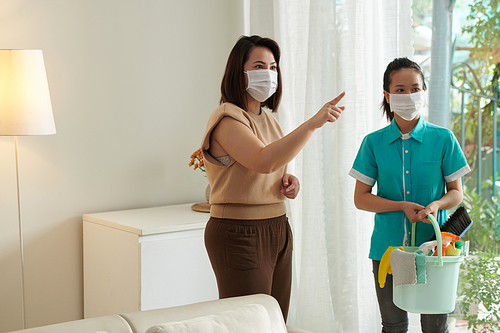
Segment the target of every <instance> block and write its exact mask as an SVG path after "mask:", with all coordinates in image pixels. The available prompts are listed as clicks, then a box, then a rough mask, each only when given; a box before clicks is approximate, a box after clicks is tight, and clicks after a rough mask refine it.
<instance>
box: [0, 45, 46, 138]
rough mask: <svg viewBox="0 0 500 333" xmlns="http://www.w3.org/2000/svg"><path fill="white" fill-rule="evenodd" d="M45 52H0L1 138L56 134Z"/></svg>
mask: <svg viewBox="0 0 500 333" xmlns="http://www.w3.org/2000/svg"><path fill="white" fill-rule="evenodd" d="M55 133H56V126H55V124H54V115H53V114H52V104H51V102H50V94H49V86H48V83H47V75H46V73H45V65H44V61H43V54H42V51H41V50H0V135H48V134H55Z"/></svg>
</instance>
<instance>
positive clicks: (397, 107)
mask: <svg viewBox="0 0 500 333" xmlns="http://www.w3.org/2000/svg"><path fill="white" fill-rule="evenodd" d="M389 100H390V101H391V102H390V103H389V105H390V107H391V111H392V112H394V113H395V114H397V115H398V116H400V117H401V118H403V119H404V120H407V121H410V120H413V119H414V118H415V117H416V116H417V114H418V113H419V112H420V111H422V109H423V108H424V107H425V91H423V90H421V91H419V92H416V93H413V94H389Z"/></svg>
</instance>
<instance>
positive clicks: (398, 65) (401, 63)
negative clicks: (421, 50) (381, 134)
mask: <svg viewBox="0 0 500 333" xmlns="http://www.w3.org/2000/svg"><path fill="white" fill-rule="evenodd" d="M402 68H411V69H414V70H416V71H417V72H418V73H419V74H420V75H421V76H422V82H423V83H424V86H423V88H424V90H426V89H427V86H426V84H425V77H424V73H423V72H422V69H421V68H420V66H419V65H418V64H417V63H416V62H413V61H411V60H410V59H408V58H406V57H405V58H396V59H394V60H393V61H392V62H391V63H389V65H387V68H386V69H385V73H384V91H387V92H389V86H390V85H391V79H392V73H394V72H397V71H398V70H400V69H402ZM380 108H381V109H382V111H383V112H384V114H385V116H386V118H387V120H389V121H392V119H393V118H394V112H392V111H391V106H390V105H389V103H387V101H386V99H385V96H384V100H383V101H382V104H381V105H380Z"/></svg>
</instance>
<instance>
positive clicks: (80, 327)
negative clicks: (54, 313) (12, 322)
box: [11, 315, 134, 333]
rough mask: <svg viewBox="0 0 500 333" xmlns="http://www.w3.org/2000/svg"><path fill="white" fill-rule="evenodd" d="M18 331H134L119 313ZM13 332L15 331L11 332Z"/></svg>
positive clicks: (125, 332)
mask: <svg viewBox="0 0 500 333" xmlns="http://www.w3.org/2000/svg"><path fill="white" fill-rule="evenodd" d="M15 332H16V333H69V332H72V333H77V332H78V333H79V332H108V333H134V332H133V331H132V329H131V328H130V326H129V325H128V323H127V322H126V321H125V320H124V319H123V318H122V317H120V316H119V315H109V316H104V317H95V318H88V319H81V320H74V321H69V322H65V323H60V324H54V325H47V326H40V327H35V328H28V329H24V330H20V331H15ZM11 333H13V332H11Z"/></svg>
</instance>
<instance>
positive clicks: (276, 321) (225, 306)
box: [121, 294, 286, 333]
mask: <svg viewBox="0 0 500 333" xmlns="http://www.w3.org/2000/svg"><path fill="white" fill-rule="evenodd" d="M245 304H262V305H263V306H265V307H266V310H267V312H268V314H269V320H270V322H271V331H272V332H273V333H282V332H286V326H285V323H284V320H283V314H282V313H281V309H280V307H279V304H278V302H277V301H276V299H274V298H273V297H272V296H269V295H264V294H256V295H248V296H240V297H231V298H225V299H219V300H213V301H206V302H201V303H194V304H188V305H182V306H175V307H171V308H164V309H156V310H147V311H141V312H132V313H126V314H121V316H122V317H123V318H124V319H125V320H126V321H127V322H128V323H129V325H130V327H131V328H132V330H133V331H134V332H136V333H144V332H146V331H147V330H148V328H149V327H151V326H153V325H156V324H161V323H166V322H170V321H182V320H187V319H192V318H196V317H201V316H206V315H212V314H217V313H220V312H222V311H226V310H231V309H234V308H236V307H239V306H242V305H245Z"/></svg>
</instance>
